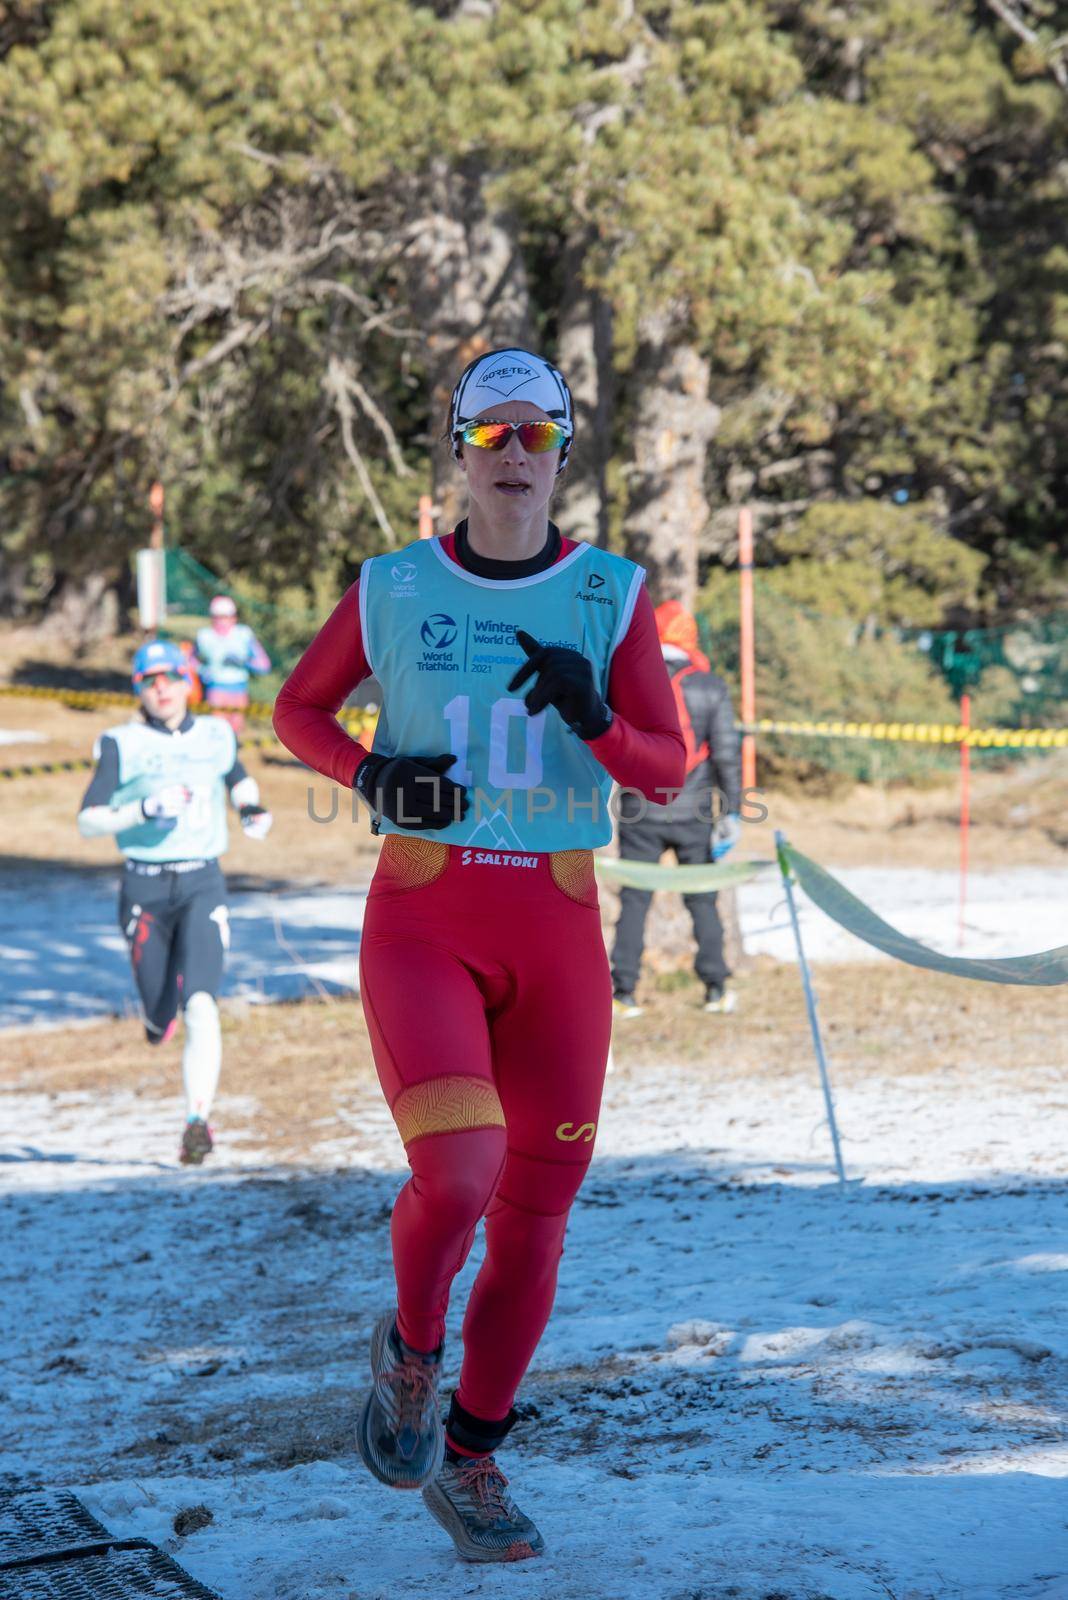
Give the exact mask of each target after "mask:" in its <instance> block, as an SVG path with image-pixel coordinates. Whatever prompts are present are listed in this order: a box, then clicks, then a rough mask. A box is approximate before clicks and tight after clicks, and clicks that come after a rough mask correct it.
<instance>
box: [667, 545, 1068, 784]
mask: <svg viewBox="0 0 1068 1600" xmlns="http://www.w3.org/2000/svg"><path fill="white" fill-rule="evenodd" d="M754 610H755V653H756V702H757V716H758V718H771V719H774V720H776V721H779V722H795V721H796V722H803V721H805V722H807V721H817V722H825V721H831V720H836V721H840V720H844V721H850V722H861V723H863V722H884V723H957V722H959V720H960V695H961V693H962V692H967V693H968V694H969V696H970V698H971V702H972V706H971V721H972V725H973V726H976V727H1006V728H1036V727H1058V728H1060V727H1064V726H1065V725H1066V724H1068V614H1066V613H1064V612H1056V613H1052V614H1051V615H1048V616H1046V617H1043V618H1036V619H1034V620H1029V621H1018V622H1015V623H1013V624H1009V625H1006V626H1003V627H1000V628H973V629H968V630H954V629H941V630H937V629H920V628H912V629H906V628H871V627H865V626H858V624H857V623H856V621H855V620H854V619H852V618H849V617H843V616H828V615H823V614H821V613H818V612H815V611H812V610H809V609H808V608H806V607H804V606H802V605H799V604H797V603H796V602H794V601H792V600H789V599H787V598H786V597H784V596H783V595H782V594H781V593H779V592H777V591H776V590H775V589H774V588H773V587H772V586H771V585H770V584H768V583H767V582H761V580H760V578H759V575H758V576H757V578H756V581H755V582H754ZM698 624H699V628H700V633H701V641H702V647H703V648H704V650H705V651H706V653H707V654H708V656H709V657H710V659H711V661H712V664H713V667H714V668H715V670H716V671H718V672H720V673H722V674H723V676H724V677H725V678H726V679H727V681H728V683H729V684H730V686H731V689H732V691H733V692H734V694H735V696H737V694H738V687H739V643H738V610H737V603H736V600H735V599H734V598H733V597H731V598H730V599H728V600H727V601H726V602H724V601H722V600H720V602H719V604H718V605H716V606H709V607H706V608H705V609H704V610H702V611H700V612H699V614H698ZM735 704H736V705H737V699H736V700H735ZM757 748H758V760H759V761H760V763H761V774H762V776H764V777H774V778H776V779H781V778H784V777H794V778H796V779H798V780H800V781H804V780H811V781H818V780H820V779H821V778H824V779H829V780H843V779H844V780H854V781H858V782H875V783H880V782H900V781H910V782H921V783H922V782H923V781H925V780H927V779H931V778H936V777H937V776H939V775H948V774H949V773H951V772H953V771H954V770H955V769H956V767H957V765H958V763H959V750H958V748H957V747H956V746H954V745H953V744H952V743H950V744H945V745H935V744H932V745H930V746H925V745H920V744H917V743H908V742H895V741H866V740H859V739H849V740H846V739H836V738H831V737H823V736H821V735H816V734H812V735H804V736H799V735H796V734H786V733H762V734H761V735H760V736H759V738H758V745H757ZM973 754H974V757H975V760H976V763H977V765H979V766H984V765H985V766H996V765H1010V764H1012V763H1014V762H1017V761H1020V760H1024V759H1028V758H1029V757H1030V756H1031V755H1032V754H1033V752H1031V751H1026V750H996V749H989V750H988V749H976V750H975V751H974V752H973Z"/></svg>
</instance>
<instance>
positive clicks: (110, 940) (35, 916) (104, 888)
mask: <svg viewBox="0 0 1068 1600" xmlns="http://www.w3.org/2000/svg"><path fill="white" fill-rule="evenodd" d="M117 882H118V879H117V875H116V877H115V878H112V877H111V876H110V874H101V875H100V876H89V875H87V874H83V873H76V872H53V871H48V872H42V873H40V874H38V875H34V876H32V877H29V878H28V879H27V876H26V875H23V876H22V877H21V878H20V880H19V881H18V882H17V883H14V884H12V885H10V886H8V885H5V886H3V887H0V1030H2V1029H3V1028H9V1027H15V1026H19V1025H23V1026H25V1025H28V1024H33V1023H49V1024H55V1023H67V1022H73V1021H75V1020H77V1019H78V1018H81V1017H94V1016H95V1017H100V1016H116V1015H118V1016H121V1015H122V1014H123V1013H124V1012H126V1011H130V1010H132V1009H133V1007H134V1002H135V996H134V991H133V985H132V982H131V979H130V961H129V956H128V955H127V953H126V941H125V939H124V938H123V936H122V933H121V932H120V930H119V925H118V921H117V918H116V901H117V898H118V890H117ZM364 899H365V895H364V892H363V891H362V890H357V889H313V890H299V889H297V890H281V891H278V892H274V893H270V894H266V893H259V892H253V893H237V894H234V895H233V896H232V897H231V900H230V936H231V948H230V954H229V956H228V958H227V968H226V975H225V978H224V980H223V993H224V994H226V995H231V996H241V997H243V998H245V999H248V1000H252V1001H257V1000H281V999H292V998H294V997H296V996H299V995H305V994H311V993H313V992H314V991H315V988H316V985H320V984H321V985H322V986H323V987H324V988H326V989H327V990H330V991H332V992H337V991H340V990H351V989H353V988H354V987H355V985H356V963H357V955H358V951H359V927H360V923H361V922H362V920H363V906H364Z"/></svg>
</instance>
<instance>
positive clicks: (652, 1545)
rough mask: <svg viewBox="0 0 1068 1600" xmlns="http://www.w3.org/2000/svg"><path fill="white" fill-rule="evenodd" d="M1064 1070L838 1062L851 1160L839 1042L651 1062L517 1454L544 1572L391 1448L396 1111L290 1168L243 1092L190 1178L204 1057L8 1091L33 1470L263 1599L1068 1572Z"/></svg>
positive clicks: (577, 1216) (463, 1288)
mask: <svg viewBox="0 0 1068 1600" xmlns="http://www.w3.org/2000/svg"><path fill="white" fill-rule="evenodd" d="M1059 1080H1060V1074H1059V1071H1058V1070H1057V1069H1056V1068H1055V1067H1054V1066H1052V1065H1051V1066H1050V1068H1049V1069H1048V1070H1046V1071H1043V1070H1042V1069H1040V1068H1034V1069H1030V1068H1029V1070H1028V1073H1027V1075H1026V1078H1021V1077H1020V1076H1019V1075H1015V1074H1012V1075H1010V1074H997V1073H995V1072H993V1071H990V1070H987V1071H986V1072H985V1074H983V1075H982V1076H981V1077H980V1076H979V1075H978V1072H977V1075H976V1076H975V1077H974V1078H972V1079H971V1080H969V1082H968V1084H967V1087H966V1089H965V1088H964V1087H957V1086H955V1084H954V1083H953V1082H952V1081H946V1080H945V1079H944V1078H943V1077H942V1076H941V1075H940V1074H939V1071H938V1063H937V1061H935V1060H932V1062H931V1063H930V1071H929V1072H928V1073H926V1074H920V1073H916V1072H913V1073H912V1074H911V1075H909V1076H908V1077H902V1078H900V1079H898V1078H894V1077H892V1076H885V1075H884V1076H880V1077H878V1078H872V1079H871V1080H867V1081H864V1082H862V1083H860V1084H858V1085H849V1086H846V1087H845V1088H844V1089H840V1090H839V1093H838V1105H839V1113H840V1116H841V1119H842V1126H843V1131H844V1132H845V1134H846V1136H847V1140H846V1152H847V1163H848V1166H849V1171H850V1175H851V1177H855V1178H858V1179H862V1180H863V1181H862V1182H860V1183H858V1184H852V1185H850V1186H849V1187H848V1188H847V1189H845V1190H844V1191H843V1190H839V1189H838V1187H837V1185H835V1184H834V1183H833V1182H831V1181H829V1180H830V1176H831V1174H830V1171H829V1150H828V1145H827V1137H826V1130H825V1129H824V1127H823V1126H822V1122H821V1115H822V1112H821V1101H820V1093H819V1085H818V1082H817V1080H816V1077H815V1073H814V1071H811V1072H803V1073H802V1072H798V1073H797V1074H792V1075H784V1076H782V1077H780V1078H777V1079H775V1080H771V1079H761V1078H756V1079H752V1080H743V1081H739V1082H732V1081H722V1080H719V1079H715V1080H710V1079H709V1078H708V1076H707V1075H706V1074H704V1073H702V1072H701V1071H699V1070H697V1069H694V1068H686V1067H679V1066H676V1065H674V1064H672V1063H671V1062H668V1061H665V1062H664V1063H663V1064H662V1065H661V1066H660V1067H659V1068H658V1067H655V1066H648V1067H643V1068H642V1069H640V1070H631V1071H628V1072H617V1073H616V1074H615V1075H614V1076H613V1077H612V1078H611V1079H610V1080H609V1086H608V1091H607V1096H606V1104H605V1114H604V1120H603V1123H602V1129H601V1134H600V1138H599V1144H598V1149H597V1154H596V1157H595V1160H594V1164H593V1167H592V1170H591V1173H590V1176H589V1178H588V1180H587V1182H586V1184H585V1186H584V1188H583V1189H582V1191H581V1192H580V1194H579V1197H578V1200H577V1202H576V1205H575V1209H574V1213H573V1218H572V1223H571V1227H570V1230H569V1235H568V1246H567V1251H566V1253H565V1256H564V1259H563V1263H562V1271H561V1280H560V1289H559V1294H558V1297H557V1303H556V1308H555V1311H554V1314H553V1318H552V1320H551V1322H550V1324H549V1328H548V1331H547V1333H546V1336H545V1338H544V1340H543V1342H542V1344H541V1346H540V1348H539V1350H538V1352H537V1354H536V1357H535V1360H534V1362H533V1364H532V1367H531V1371H530V1373H529V1375H528V1378H527V1380H526V1381H525V1383H524V1385H523V1389H522V1391H521V1394H520V1407H521V1413H522V1420H521V1422H520V1425H519V1426H518V1427H517V1428H516V1429H515V1431H514V1433H513V1434H512V1435H511V1437H510V1439H509V1441H508V1445H507V1447H506V1448H505V1449H504V1450H502V1452H501V1459H502V1464H503V1465H504V1466H505V1468H506V1470H507V1471H508V1472H509V1473H510V1475H511V1477H512V1482H513V1488H514V1491H515V1494H516V1497H517V1499H518V1500H519V1502H520V1503H521V1504H522V1505H523V1506H524V1507H525V1508H527V1509H528V1510H529V1511H530V1512H531V1514H532V1515H533V1516H534V1517H535V1518H536V1520H537V1521H538V1523H539V1525H540V1526H541V1527H542V1529H543V1532H544V1534H545V1536H546V1540H547V1544H548V1553H547V1555H546V1557H545V1558H544V1559H543V1560H541V1561H538V1562H531V1563H529V1564H523V1565H520V1566H517V1567H514V1568H510V1569H509V1570H508V1572H507V1573H501V1572H499V1571H497V1570H494V1569H489V1570H482V1569H478V1568H467V1567H463V1566H462V1565H461V1564H460V1563H459V1562H458V1560H457V1558H456V1556H455V1554H454V1552H453V1550H452V1547H451V1545H450V1544H449V1542H448V1540H447V1539H446V1538H445V1536H444V1535H443V1534H442V1532H441V1530H440V1529H438V1528H437V1526H436V1524H434V1523H433V1522H432V1521H431V1520H430V1519H429V1517H428V1516H427V1515H426V1513H425V1511H424V1509H423V1507H422V1504H421V1501H420V1498H419V1496H418V1495H398V1494H395V1493H391V1492H390V1491H388V1490H387V1489H385V1488H383V1487H382V1486H381V1485H379V1484H377V1483H375V1482H373V1481H372V1480H371V1479H370V1478H369V1477H368V1476H367V1475H366V1473H365V1472H364V1471H363V1469H362V1468H361V1467H360V1465H359V1463H358V1461H357V1459H356V1457H355V1454H354V1450H353V1445H352V1427H353V1420H354V1416H355V1412H356V1409H357V1406H358V1401H359V1397H360V1394H361V1392H362V1391H363V1389H364V1386H365V1384H366V1381H367V1372H366V1359H367V1355H366V1350H367V1337H368V1334H369V1331H370V1328H371V1325H372V1323H373V1321H374V1318H375V1317H376V1315H377V1314H378V1312H379V1311H380V1310H381V1308H382V1307H383V1306H385V1305H388V1304H389V1303H390V1301H391V1298H392V1269H391V1263H390V1249H389V1211H390V1207H391V1204H392V1200H393V1197H394V1195H395V1193H396V1191H397V1188H398V1187H399V1185H400V1183H401V1182H402V1180H403V1172H402V1170H401V1164H402V1159H403V1158H402V1155H401V1152H400V1147H399V1144H398V1141H397V1137H396V1133H395V1130H394V1129H393V1127H392V1124H391V1123H390V1121H389V1118H388V1114H385V1113H384V1108H381V1107H376V1108H372V1107H371V1105H370V1102H368V1112H367V1115H366V1116H365V1115H363V1112H362V1110H361V1109H360V1108H359V1107H357V1108H356V1109H350V1112H349V1114H348V1115H347V1116H346V1117H345V1118H339V1119H338V1122H337V1124H336V1126H329V1127H324V1128H323V1130H322V1131H323V1135H324V1144H323V1146H322V1147H321V1149H320V1151H319V1152H318V1154H317V1156H316V1158H315V1160H314V1161H313V1162H309V1163H308V1164H306V1165H304V1166H302V1167H290V1166H280V1165H278V1164H277V1163H276V1162H275V1161H274V1160H273V1159H272V1155H271V1152H270V1151H267V1150H264V1149H262V1148H256V1147H255V1146H254V1144H253V1142H252V1141H251V1140H249V1139H248V1138H247V1137H246V1138H243V1137H241V1136H240V1134H241V1125H242V1117H243V1115H244V1113H245V1112H246V1111H247V1109H248V1108H247V1107H243V1106H242V1105H241V1103H240V1102H239V1101H236V1100H235V1099H232V1098H231V1099H229V1100H228V1099H227V1098H226V1097H225V1096H224V1097H223V1098H222V1100H221V1101H220V1103H219V1107H218V1113H217V1119H216V1120H217V1123H218V1132H219V1149H218V1154H217V1157H215V1158H213V1162H214V1164H211V1165H208V1166H206V1167H205V1168H203V1169H201V1170H199V1171H188V1172H187V1171H183V1170H181V1169H180V1168H178V1166H177V1164H176V1159H175V1157H176V1143H177V1133H178V1129H179V1128H180V1122H181V1103H180V1098H179V1095H178V1093H177V1090H178V1085H177V1083H176V1084H175V1094H174V1096H173V1097H172V1098H170V1099H167V1100H151V1099H148V1098H146V1097H145V1096H138V1095H132V1094H109V1093H108V1092H107V1091H106V1089H105V1088H103V1087H102V1088H101V1091H100V1093H99V1094H96V1095H86V1094H65V1095H58V1096H54V1097H50V1096H48V1095H45V1094H30V1093H25V1094H9V1095H6V1096H4V1097H2V1101H0V1126H2V1127H3V1129H4V1130H5V1133H4V1141H3V1145H2V1148H0V1196H2V1198H0V1204H2V1206H3V1214H4V1230H5V1249H4V1251H3V1252H2V1253H0V1391H2V1396H3V1400H4V1402H5V1409H6V1410H7V1411H8V1414H9V1415H11V1416H12V1417H14V1418H17V1420H18V1426H17V1427H16V1428H11V1429H7V1430H5V1431H4V1433H3V1435H2V1438H0V1484H3V1485H11V1486H14V1485H15V1484H18V1485H19V1486H20V1487H30V1486H33V1485H35V1484H41V1485H53V1486H59V1485H64V1486H70V1487H73V1488H74V1489H75V1490H76V1492H78V1493H79V1494H80V1495H82V1497H83V1498H84V1499H85V1500H86V1502H87V1504H88V1505H89V1507H90V1509H91V1510H92V1511H93V1512H94V1513H95V1514H96V1515H97V1516H99V1517H100V1518H101V1520H102V1521H103V1522H104V1523H105V1524H107V1525H108V1526H109V1527H110V1528H112V1529H113V1530H114V1531H115V1532H116V1533H119V1534H122V1535H128V1536H136V1535H144V1536H147V1537H148V1538H151V1539H153V1540H155V1541H157V1542H159V1543H160V1544H162V1545H163V1546H164V1548H166V1549H168V1550H170V1551H171V1552H172V1553H173V1554H174V1555H175V1556H176V1558H177V1559H178V1560H179V1561H180V1562H181V1563H182V1565H183V1566H185V1567H186V1568H188V1570H190V1571H191V1572H192V1573H193V1574H194V1575H195V1576H197V1577H199V1578H200V1579H202V1580H203V1581H204V1582H205V1583H207V1584H209V1585H211V1586H212V1587H214V1588H215V1589H217V1590H218V1591H219V1593H220V1594H221V1595H223V1596H224V1597H225V1600H265V1597H267V1596H270V1597H271V1600H278V1597H287V1600H350V1597H351V1596H353V1595H358V1596H359V1600H376V1597H381V1600H386V1597H388V1600H408V1597H416V1596H427V1597H429V1596H431V1595H433V1596H437V1595H439V1594H440V1593H441V1592H442V1591H443V1589H444V1590H447V1591H449V1592H453V1591H459V1592H461V1593H463V1594H473V1595H492V1596H496V1595H498V1594H502V1595H503V1593H504V1590H505V1589H507V1592H508V1595H509V1597H512V1596H520V1597H525V1600H534V1597H537V1600H542V1597H544V1600H550V1597H551V1600H590V1597H596V1600H693V1597H695V1596H700V1597H702V1600H769V1597H771V1596H776V1597H780V1600H817V1597H831V1600H886V1597H887V1596H888V1595H889V1596H893V1597H894V1600H1064V1597H1065V1596H1066V1595H1068V1529H1066V1521H1068V1519H1066V1517H1065V1513H1064V1500H1063V1496H1064V1484H1063V1482H1062V1481H1061V1479H1063V1478H1064V1477H1065V1476H1068V1443H1066V1435H1065V1417H1066V1412H1068V1386H1066V1373H1068V1330H1066V1326H1065V1322H1064V1317H1063V1307H1062V1305H1061V1303H1060V1297H1058V1296H1057V1295H1055V1294H1051V1292H1050V1289H1051V1283H1052V1280H1051V1276H1050V1274H1051V1273H1052V1272H1057V1271H1061V1270H1063V1264H1064V1263H1065V1262H1066V1261H1068V1234H1066V1221H1068V1219H1066V1210H1065V1203H1064V1183H1063V1167H1062V1158H1061V1152H1063V1150H1064V1148H1065V1144H1066V1138H1068V1110H1066V1108H1065V1105H1064V1101H1063V1092H1062V1090H1061V1086H1060V1081H1059ZM224 1087H225V1077H224ZM918 1106H922V1108H923V1109H922V1115H919V1114H918V1113H917V1107H918ZM478 1261H479V1247H478V1246H476V1249H475V1251H474V1252H473V1253H472V1259H471V1261H470V1262H469V1263H468V1265H467V1266H466V1267H465V1269H464V1271H463V1273H462V1275H461V1277H460V1279H459V1280H458V1282H457V1285H456V1289H455V1293H454V1297H453V1307H452V1311H451V1313H450V1335H449V1343H448V1346H447V1351H446V1374H445V1379H446V1389H447V1388H448V1387H450V1386H451V1385H452V1383H454V1382H455V1378H456V1374H457V1368H458V1361H459V1353H460V1339H459V1323H460V1320H461V1316H462V1311H463V1307H464V1305H465V1303H466V1299H467V1293H468V1290H469V1288H470V1284H471V1282H472V1279H473V1275H474V1273H475V1272H476V1271H477V1268H478ZM200 1504H203V1505H206V1506H207V1507H208V1509H209V1510H210V1511H211V1513H212V1516H213V1520H212V1522H211V1523H210V1524H209V1525H208V1526H206V1527H203V1528H201V1529H200V1530H199V1531H197V1532H195V1533H190V1534H188V1535H187V1536H186V1537H184V1538H180V1537H179V1536H178V1535H176V1534H175V1533H174V1528H173V1525H174V1518H175V1516H176V1515H177V1513H178V1512H179V1511H181V1510H183V1509H185V1508H188V1507H190V1506H195V1505H200Z"/></svg>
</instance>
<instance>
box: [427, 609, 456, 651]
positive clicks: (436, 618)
mask: <svg viewBox="0 0 1068 1600" xmlns="http://www.w3.org/2000/svg"><path fill="white" fill-rule="evenodd" d="M456 634H457V627H456V622H455V619H454V618H453V617H450V616H447V615H446V614H445V612H444V611H435V612H434V614H433V616H429V617H427V619H426V621H425V622H424V623H423V626H422V627H421V628H420V629H419V637H420V638H421V639H422V641H423V643H424V644H425V645H426V647H427V649H428V650H447V649H448V648H449V646H450V645H451V644H455V643H456Z"/></svg>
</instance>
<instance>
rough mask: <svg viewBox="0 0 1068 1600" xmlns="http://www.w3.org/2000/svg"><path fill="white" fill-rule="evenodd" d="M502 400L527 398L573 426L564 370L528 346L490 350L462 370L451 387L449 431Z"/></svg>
mask: <svg viewBox="0 0 1068 1600" xmlns="http://www.w3.org/2000/svg"><path fill="white" fill-rule="evenodd" d="M503 400H528V401H529V402H530V404H531V405H534V406H537V407H538V408H539V410H541V411H544V412H545V414H546V416H548V417H552V418H553V419H554V420H555V421H558V422H564V423H566V424H567V425H568V426H571V424H572V422H573V417H572V412H571V390H570V389H569V388H568V386H567V382H566V380H565V378H564V375H563V373H562V372H560V371H559V370H558V369H557V368H556V367H554V366H553V364H552V362H551V361H546V359H545V357H544V356H536V355H532V354H531V352H530V351H529V350H519V349H515V348H509V349H507V350H490V351H487V353H486V354H485V355H484V356H477V357H476V358H475V360H474V361H472V362H471V364H470V365H469V366H467V367H465V368H464V370H463V372H462V373H461V374H460V381H459V383H458V384H457V385H456V388H455V389H454V390H453V391H452V404H451V405H450V407H449V432H450V434H452V433H455V432H456V430H457V428H462V427H463V425H464V423H465V422H471V421H472V420H473V419H474V418H475V417H477V416H478V415H479V413H480V412H482V411H488V410H489V409H490V407H491V406H495V405H499V404H500V403H501V402H502V401H503Z"/></svg>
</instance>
